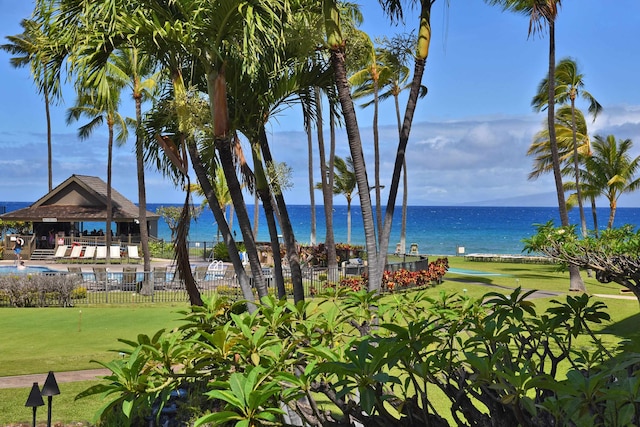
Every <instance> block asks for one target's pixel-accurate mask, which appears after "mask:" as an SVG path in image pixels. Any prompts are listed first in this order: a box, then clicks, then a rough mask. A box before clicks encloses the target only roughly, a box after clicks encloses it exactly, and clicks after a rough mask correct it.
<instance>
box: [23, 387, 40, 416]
mask: <svg viewBox="0 0 640 427" xmlns="http://www.w3.org/2000/svg"><path fill="white" fill-rule="evenodd" d="M43 405H44V400H42V395H41V394H40V388H38V383H33V386H32V387H31V392H30V393H29V397H27V403H25V404H24V406H26V407H27V408H33V427H36V411H37V410H38V406H43Z"/></svg>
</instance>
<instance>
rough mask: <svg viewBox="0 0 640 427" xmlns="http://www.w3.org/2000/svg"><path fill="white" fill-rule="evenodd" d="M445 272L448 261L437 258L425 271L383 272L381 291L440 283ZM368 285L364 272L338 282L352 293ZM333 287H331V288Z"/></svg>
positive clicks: (447, 267)
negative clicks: (358, 275)
mask: <svg viewBox="0 0 640 427" xmlns="http://www.w3.org/2000/svg"><path fill="white" fill-rule="evenodd" d="M447 270H449V260H448V259H447V258H438V259H437V260H435V261H432V262H430V263H429V268H428V269H427V270H418V271H409V270H397V271H389V270H385V271H384V272H383V273H382V289H383V291H384V290H387V291H389V292H393V291H394V290H397V289H406V288H409V287H413V286H419V287H423V286H429V285H431V284H438V283H442V278H443V277H444V275H445V274H446V272H447ZM368 284H369V278H368V277H367V274H366V272H365V273H362V275H361V276H360V277H355V276H351V277H345V278H343V279H342V280H340V286H342V287H345V288H351V289H352V290H354V291H359V290H361V289H367V286H368ZM334 286H335V285H332V286H331V287H334Z"/></svg>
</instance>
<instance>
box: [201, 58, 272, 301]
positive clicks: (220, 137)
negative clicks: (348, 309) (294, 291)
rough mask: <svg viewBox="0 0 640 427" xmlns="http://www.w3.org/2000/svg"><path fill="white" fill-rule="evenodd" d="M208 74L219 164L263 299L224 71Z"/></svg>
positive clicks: (262, 285) (264, 291) (258, 264)
mask: <svg viewBox="0 0 640 427" xmlns="http://www.w3.org/2000/svg"><path fill="white" fill-rule="evenodd" d="M205 73H206V78H207V91H208V94H209V99H210V107H211V118H212V120H213V127H214V138H215V142H214V143H215V146H216V150H217V152H218V158H219V159H220V164H221V165H222V171H223V172H224V176H225V178H226V180H227V186H228V187H229V194H230V195H231V200H232V201H233V206H234V208H235V211H236V216H237V217H238V224H239V226H240V232H241V233H242V238H243V241H244V245H245V248H246V250H247V256H248V257H249V265H250V266H251V271H252V275H253V281H254V283H253V285H254V286H255V288H256V290H257V291H258V296H259V297H260V298H262V297H264V296H267V294H268V290H267V286H266V284H265V282H264V277H263V275H262V268H261V267H260V259H259V258H258V251H257V248H256V243H255V240H254V239H253V233H252V231H251V221H250V220H249V214H248V212H247V207H246V205H245V203H244V198H243V196H242V188H241V186H240V182H239V181H238V176H237V175H236V171H235V166H234V160H233V155H232V152H231V144H232V143H235V141H232V137H233V133H232V132H230V130H229V110H228V107H227V92H226V90H227V89H226V81H225V75H224V70H223V71H220V72H217V71H214V70H213V69H212V68H211V67H207V69H206V71H205Z"/></svg>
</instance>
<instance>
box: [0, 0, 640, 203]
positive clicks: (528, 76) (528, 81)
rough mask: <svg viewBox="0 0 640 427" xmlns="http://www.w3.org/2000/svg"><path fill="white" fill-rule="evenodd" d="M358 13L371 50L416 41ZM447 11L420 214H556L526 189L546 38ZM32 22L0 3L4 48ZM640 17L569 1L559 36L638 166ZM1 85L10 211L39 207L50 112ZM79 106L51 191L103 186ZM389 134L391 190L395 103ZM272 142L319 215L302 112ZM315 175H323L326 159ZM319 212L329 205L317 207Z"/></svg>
mask: <svg viewBox="0 0 640 427" xmlns="http://www.w3.org/2000/svg"><path fill="white" fill-rule="evenodd" d="M361 3H362V4H363V5H364V7H363V12H364V18H365V23H364V27H363V29H364V30H366V31H368V32H369V33H370V35H371V36H372V37H376V36H382V35H392V34H393V33H394V32H403V31H409V30H411V29H413V28H414V27H415V25H416V22H415V19H412V18H413V17H414V16H413V15H411V14H408V16H407V25H406V29H405V28H403V27H402V26H399V27H396V26H391V25H389V23H388V20H387V19H386V18H384V17H383V16H382V15H381V13H380V12H379V7H378V5H377V2H375V1H373V0H367V1H364V0H361ZM445 4H446V2H445V1H444V0H440V1H438V2H436V4H435V5H434V9H433V17H432V26H433V34H432V37H433V40H432V45H431V51H430V56H429V59H428V62H427V67H426V71H425V78H424V81H423V82H424V84H425V85H426V86H428V88H429V94H428V96H427V97H426V98H424V99H422V100H420V101H419V104H418V110H417V112H416V116H415V118H414V125H413V128H412V132H411V139H410V142H409V147H408V152H407V156H408V170H409V174H410V188H409V192H408V194H409V202H410V204H413V205H458V204H468V205H474V204H477V205H487V204H493V205H511V206H529V205H539V206H553V205H554V204H555V197H554V195H553V192H554V188H555V187H554V184H553V180H552V177H551V176H547V177H542V178H540V179H538V180H537V181H529V180H527V175H528V173H529V172H530V170H531V166H532V161H531V159H530V158H527V157H526V150H527V148H528V146H529V145H530V143H531V140H532V137H533V135H534V134H535V133H536V132H537V131H539V130H540V129H542V126H543V124H544V119H545V117H546V115H545V114H544V113H541V114H537V113H533V112H532V110H531V107H530V101H531V98H532V96H533V94H534V93H535V91H536V88H537V85H538V83H539V82H540V80H541V79H542V78H543V77H544V76H545V74H546V71H547V58H548V56H547V52H548V38H547V37H546V34H542V35H540V36H536V37H532V38H530V37H528V36H527V29H528V19H527V18H526V17H524V16H520V15H514V14H511V13H506V12H502V10H501V9H500V8H497V7H491V6H488V5H486V4H485V3H484V2H483V1H482V0H461V1H460V0H458V1H455V0H454V1H450V4H449V7H445ZM31 9H32V2H30V1H19V2H16V1H14V0H0V10H3V14H2V15H1V16H0V39H1V40H2V41H1V42H2V43H5V42H6V39H5V37H6V36H7V35H14V34H18V33H20V32H21V28H20V26H19V22H20V19H22V18H25V17H28V15H29V14H30V12H31ZM639 17H640V2H638V1H637V0H616V1H615V2H605V1H601V0H580V1H576V0H574V1H565V2H563V6H562V9H561V11H560V15H559V19H558V21H557V33H556V50H557V51H556V55H557V59H560V58H562V57H565V56H571V57H572V58H574V59H576V60H577V62H578V64H579V66H580V69H581V71H582V73H583V74H584V75H585V82H586V87H587V89H588V90H589V91H590V92H591V93H592V94H593V95H594V96H595V97H596V98H597V99H598V100H599V102H600V103H601V104H602V105H603V107H604V111H603V113H602V114H601V115H600V116H599V117H598V119H597V120H596V121H595V122H594V123H591V125H590V134H591V135H596V134H601V135H609V134H613V135H615V136H616V137H617V138H625V139H626V138H630V139H632V140H633V141H634V142H635V145H636V146H635V148H634V152H633V155H634V156H638V155H640V84H638V79H637V76H638V72H639V71H640V47H639V45H638V44H637V40H640V25H638V24H639V19H640V18H639ZM0 81H2V84H1V85H0V99H2V102H0V153H2V154H1V155H0V170H2V172H3V177H2V179H0V200H5V201H34V200H37V199H38V198H40V197H41V196H42V195H44V194H45V193H46V191H47V167H46V123H45V116H44V106H43V102H42V99H41V97H40V96H39V95H38V94H37V93H36V91H35V88H34V85H33V83H32V82H31V80H30V77H29V74H28V71H27V70H25V69H22V70H16V69H14V68H12V67H11V66H10V65H9V55H7V54H6V53H5V52H0ZM73 102H74V95H73V93H72V91H67V92H65V94H64V104H62V105H59V106H54V107H53V111H52V117H53V132H54V136H53V152H54V166H53V177H54V185H57V184H58V183H60V182H62V181H64V180H65V179H66V178H68V177H69V176H70V175H71V174H73V173H76V174H87V175H96V176H100V177H102V178H103V179H105V180H106V145H107V144H106V129H105V130H104V131H97V132H96V133H95V134H94V136H92V137H91V138H90V139H88V140H86V141H80V140H79V139H78V138H77V125H71V126H68V125H66V123H65V112H66V108H67V107H68V106H70V105H72V104H73ZM578 106H579V107H580V106H581V105H578ZM402 108H404V101H403V103H402ZM357 112H358V122H359V124H360V127H361V135H362V140H363V144H364V145H365V156H367V160H368V162H369V164H370V170H371V171H372V168H373V149H372V145H373V143H372V130H371V122H372V114H371V113H372V111H368V110H362V109H360V108H358V109H357ZM125 114H130V115H133V111H132V110H131V111H126V110H125ZM379 122H380V126H381V128H380V133H381V140H380V141H381V150H382V153H381V158H382V165H381V166H382V174H381V175H382V180H383V184H384V183H388V180H389V179H390V176H391V171H392V167H393V159H394V158H395V146H396V144H397V137H396V130H395V129H396V125H395V113H394V110H393V105H392V102H391V101H388V103H387V104H383V105H382V111H381V115H380V119H379ZM269 130H270V138H271V143H272V147H273V148H272V150H273V153H274V157H275V158H276V160H278V161H282V162H286V163H287V164H288V165H289V166H291V167H292V169H293V177H292V178H293V185H294V186H293V188H292V189H291V190H289V191H288V192H287V193H286V194H285V197H286V199H287V201H288V202H289V203H292V204H308V202H309V190H308V177H307V150H306V137H305V135H304V134H303V133H302V120H301V116H300V114H299V112H298V111H296V110H290V111H288V112H287V113H286V114H284V115H282V116H280V117H278V118H277V119H275V120H273V121H272V123H271V124H270V127H269ZM337 152H338V155H340V156H343V157H344V156H347V155H348V154H349V153H348V146H347V142H346V136H345V134H344V132H343V131H339V133H338V149H337ZM314 163H315V165H316V168H317V165H318V160H317V155H316V159H315V161H314ZM370 178H371V179H373V172H370ZM317 179H318V178H317V176H316V180H317ZM114 187H115V188H116V189H118V191H120V192H121V193H123V194H124V195H125V196H126V197H129V198H130V199H131V200H133V201H137V190H136V175H135V159H134V154H133V147H132V141H130V142H129V143H127V144H125V145H124V146H122V147H117V148H116V149H115V150H114ZM387 187H388V186H387ZM147 192H148V195H147V198H148V201H150V202H155V203H163V202H164V203H168V202H181V201H182V200H183V195H182V194H181V192H180V191H178V190H176V189H175V188H173V185H172V184H171V182H169V181H167V180H165V179H164V178H163V177H162V176H161V175H160V174H158V173H155V172H153V171H150V170H149V171H148V172H147ZM383 198H384V199H385V200H386V194H385V193H383ZM316 199H317V200H320V196H319V194H317V195H316ZM249 200H252V199H249ZM399 200H400V199H399ZM335 202H336V203H338V204H343V203H344V198H342V197H341V196H338V197H336V199H335ZM356 203H357V201H356ZM619 204H620V206H640V193H638V194H633V195H623V196H622V197H621V198H620V202H619ZM601 205H603V203H601Z"/></svg>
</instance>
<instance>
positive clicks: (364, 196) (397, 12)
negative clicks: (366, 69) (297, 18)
mask: <svg viewBox="0 0 640 427" xmlns="http://www.w3.org/2000/svg"><path fill="white" fill-rule="evenodd" d="M434 1H435V0H421V1H420V2H418V1H412V2H411V3H414V4H415V3H419V4H420V8H419V10H420V12H419V18H418V19H419V29H418V34H417V49H416V61H415V69H414V75H413V80H412V87H411V92H410V94H409V99H408V101H407V109H406V111H405V119H404V122H403V129H402V132H401V136H400V141H399V143H398V150H397V153H396V161H395V164H394V171H393V176H392V179H391V186H390V190H389V201H388V203H387V209H386V213H385V219H384V223H383V230H382V232H381V238H380V245H379V248H378V240H377V239H376V232H375V224H374V220H373V209H372V206H371V198H370V196H369V191H368V189H369V184H368V180H367V172H366V165H365V161H364V156H363V154H362V140H361V137H360V132H359V128H358V121H357V118H356V114H355V109H354V107H353V101H352V99H351V90H350V88H349V84H348V81H347V70H346V66H345V52H344V38H343V35H342V27H341V23H340V11H339V7H338V2H337V1H335V0H326V1H324V2H323V12H324V17H325V32H326V37H327V39H326V40H327V46H328V49H329V52H330V53H331V65H332V66H333V70H334V73H335V79H336V87H337V91H338V99H339V100H340V105H341V107H342V112H343V115H344V120H345V127H346V129H347V137H348V141H349V149H350V152H351V157H352V159H353V164H354V169H355V173H356V180H357V182H358V189H359V192H360V193H359V194H360V205H361V208H362V221H363V225H364V235H365V241H366V249H367V258H368V260H369V267H368V268H369V290H371V291H375V292H378V291H379V290H380V286H381V283H382V271H383V268H384V264H385V262H386V253H387V248H388V245H389V236H390V234H391V224H392V222H393V211H394V207H395V206H394V205H395V199H396V196H397V191H398V186H399V181H400V173H401V170H402V164H403V160H404V154H405V150H406V146H407V143H408V139H409V133H410V129H411V123H412V121H413V115H414V113H415V106H416V101H417V98H418V92H419V87H420V86H421V81H422V76H423V73H424V65H425V62H426V58H427V56H428V54H429V45H430V42H431V7H432V5H433V3H434ZM402 3H403V2H401V1H400V0H395V1H386V0H381V1H380V4H381V5H382V6H383V10H384V12H385V13H386V14H387V15H388V16H389V17H390V18H391V20H395V19H401V18H402V16H403V15H402V11H403V10H402ZM363 190H366V191H363Z"/></svg>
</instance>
